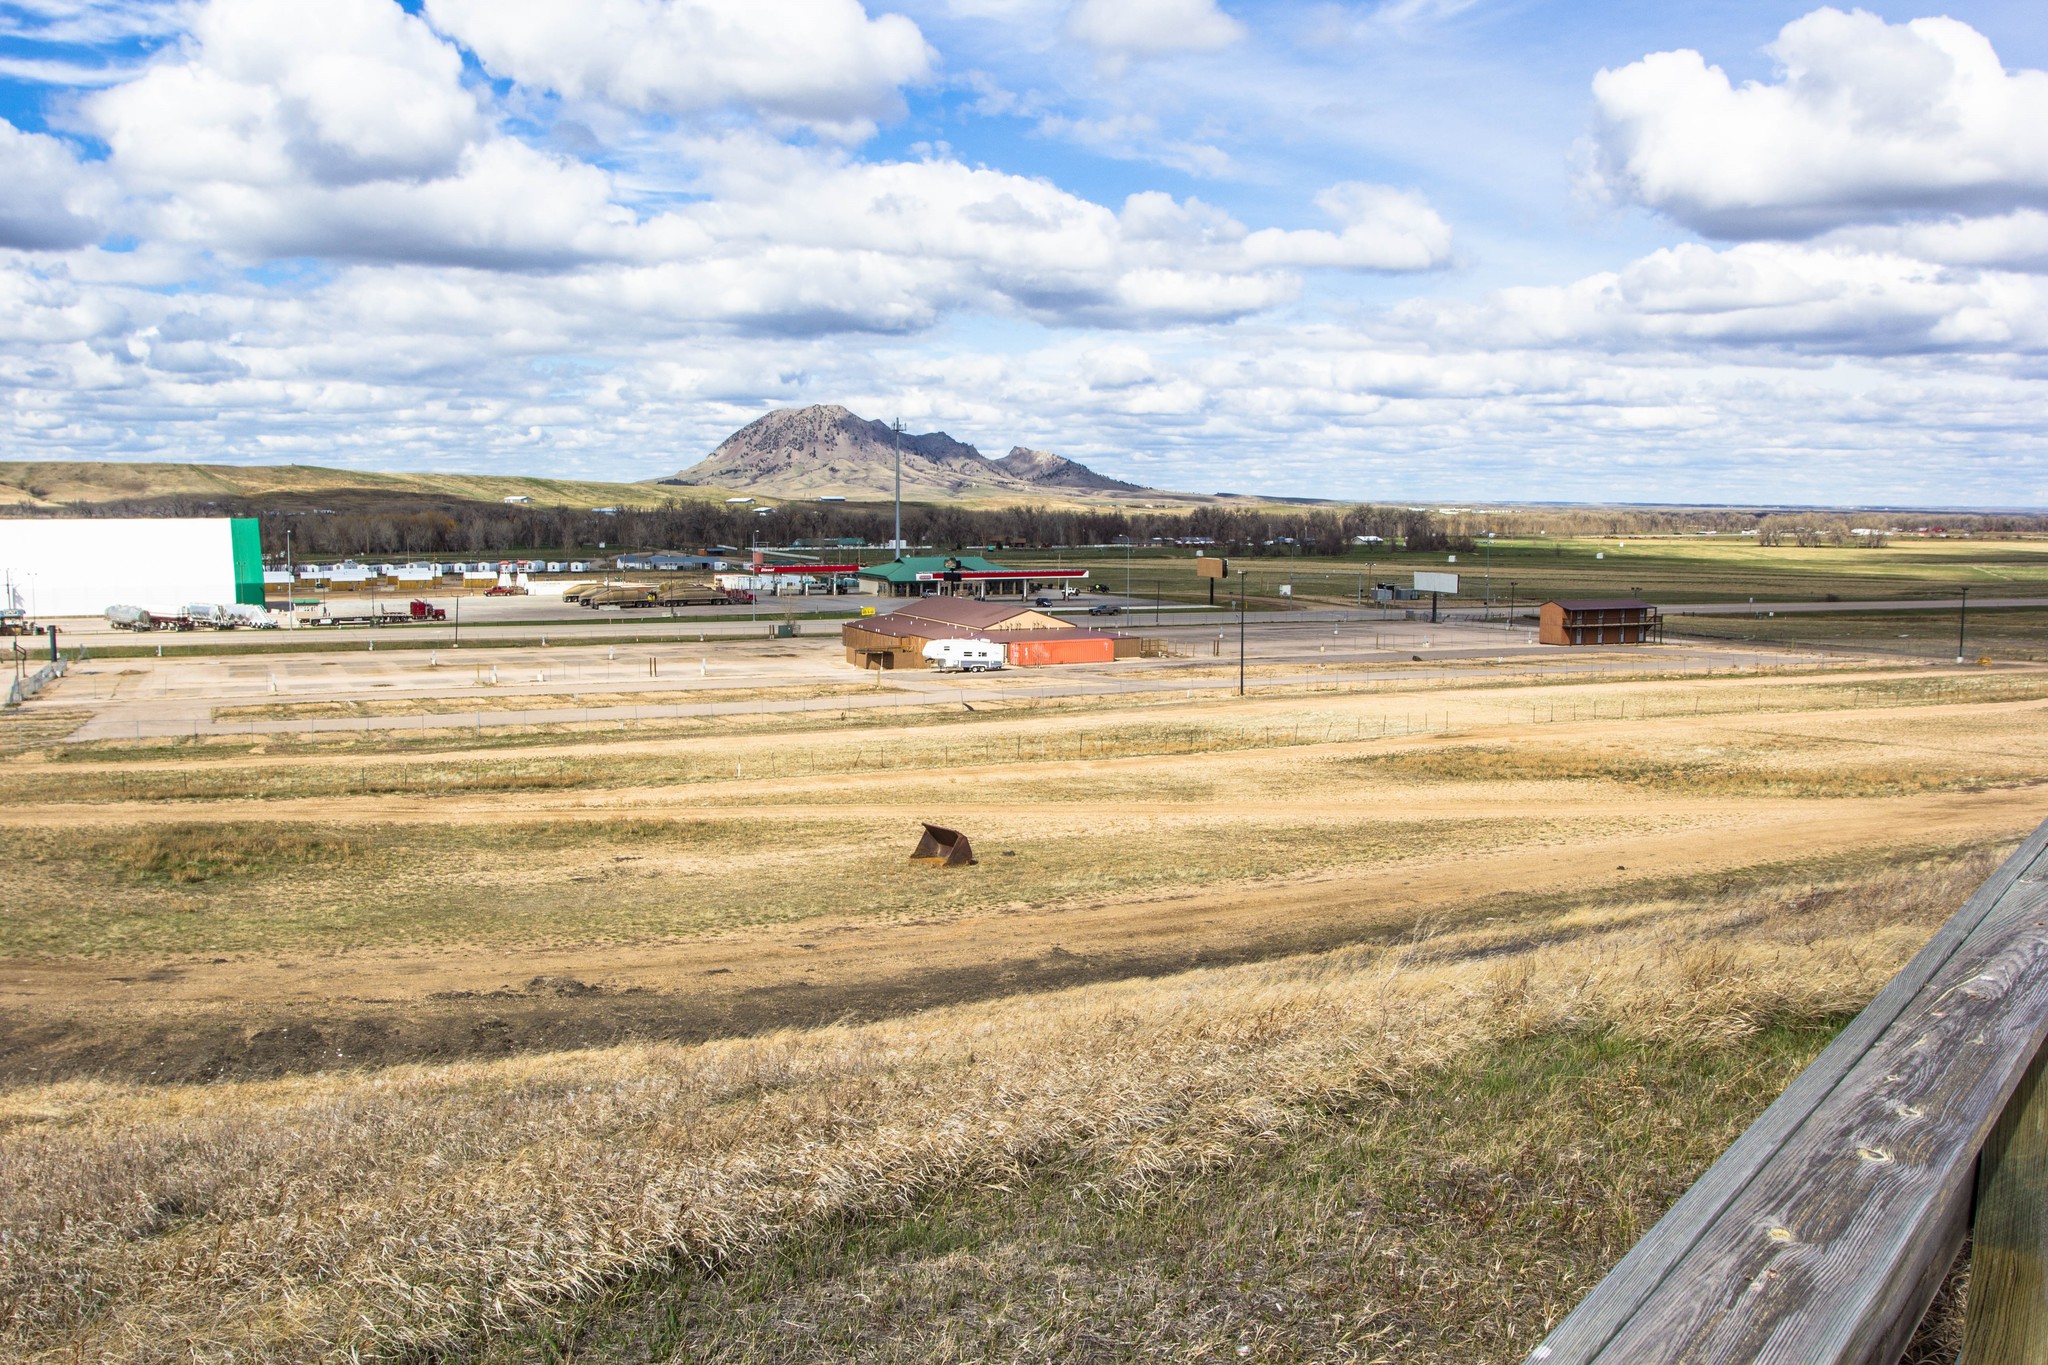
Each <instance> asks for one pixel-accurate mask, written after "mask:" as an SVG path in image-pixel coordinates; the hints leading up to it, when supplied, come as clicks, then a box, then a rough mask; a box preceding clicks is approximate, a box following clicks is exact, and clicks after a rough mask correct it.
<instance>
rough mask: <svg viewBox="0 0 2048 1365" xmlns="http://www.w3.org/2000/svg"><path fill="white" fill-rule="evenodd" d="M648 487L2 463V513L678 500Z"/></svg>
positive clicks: (508, 477) (315, 469) (211, 467)
mask: <svg viewBox="0 0 2048 1365" xmlns="http://www.w3.org/2000/svg"><path fill="white" fill-rule="evenodd" d="M673 496H674V494H673V493H664V492H662V491H661V490H659V489H657V488H655V487H654V486H652V485H651V484H646V483H598V482H594V481H588V480H581V479H541V478H527V477H524V476H521V475H516V474H379V473H372V472H369V471H366V470H359V469H329V468H325V467H323V466H320V465H228V464H180V463H171V462H165V463H161V464H159V463H153V462H144V461H115V460H104V461H102V460H36V461H0V511H5V510H7V509H9V508H15V509H26V508H51V507H74V506H86V505H90V504H95V503H108V502H125V501H131V500H134V501H142V500H152V499H162V498H183V499H190V500H192V501H194V502H195V503H199V504H204V503H205V502H206V500H207V499H209V498H277V499H280V500H282V501H290V502H292V503H295V504H297V503H304V502H306V501H307V500H316V501H319V502H321V503H322V504H323V505H327V504H329V503H331V504H332V505H335V506H338V507H342V508H346V509H352V508H354V506H355V505H356V504H357V503H358V502H359V501H361V500H362V499H363V498H365V497H375V498H378V499H389V498H392V497H416V498H460V499H472V500H475V501H479V502H498V501H501V500H503V499H505V498H515V497H516V498H527V499H530V500H531V501H532V502H534V503H535V504H537V505H540V506H545V507H653V506H656V505H658V504H659V503H660V502H661V501H662V499H663V498H664V497H673Z"/></svg>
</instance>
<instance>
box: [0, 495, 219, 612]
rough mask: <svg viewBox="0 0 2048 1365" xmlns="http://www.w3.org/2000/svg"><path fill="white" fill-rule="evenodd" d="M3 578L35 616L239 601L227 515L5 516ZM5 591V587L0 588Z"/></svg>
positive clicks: (0, 558) (0, 535)
mask: <svg viewBox="0 0 2048 1365" xmlns="http://www.w3.org/2000/svg"><path fill="white" fill-rule="evenodd" d="M0 583H11V584H12V585H13V586H14V589H15V591H16V592H18V593H20V594H21V605H22V606H23V607H24V608H26V609H27V610H28V612H29V614H30V616H32V617H48V616H98V615H99V614H100V613H101V612H103V611H105V610H106V609H107V608H108V607H111V606H125V607H142V608H145V609H146V610H149V611H152V612H159V613H164V614H170V613H174V612H177V611H180V610H182V609H183V608H184V607H185V606H186V604H188V603H192V602H213V603H221V604H227V603H231V602H233V601H234V600H235V545H234V529H233V522H232V521H231V520H230V519H229V518H227V517H203V518H202V517H104V518H102V517H82V518H76V519H72V518H57V517H52V518H42V517H0ZM0 595H4V594H0Z"/></svg>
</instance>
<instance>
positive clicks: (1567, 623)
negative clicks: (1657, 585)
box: [1536, 597, 1663, 645]
mask: <svg viewBox="0 0 2048 1365" xmlns="http://www.w3.org/2000/svg"><path fill="white" fill-rule="evenodd" d="M1536 620H1537V629H1536V638H1537V639H1538V640H1540V641H1541V642H1542V643H1544V644H1546V645H1646V644H1649V643H1650V642H1651V641H1652V640H1655V639H1657V638H1658V635H1659V632H1660V631H1661V630H1662V629H1663V622H1662V621H1661V620H1660V619H1659V618H1658V615H1657V609H1656V608H1655V607H1653V606H1651V605H1650V604H1649V603H1648V602H1645V601H1643V600H1642V599H1641V598H1637V597H1579V598H1571V599H1567V600H1562V601H1556V602H1545V603H1544V604H1543V606H1542V607H1541V609H1539V610H1538V612H1537V614H1536Z"/></svg>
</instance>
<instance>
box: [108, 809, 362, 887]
mask: <svg viewBox="0 0 2048 1365" xmlns="http://www.w3.org/2000/svg"><path fill="white" fill-rule="evenodd" d="M361 851H362V846H361V845H359V844H357V843H354V842H352V841H350V840H348V839H340V838H335V837H333V836H331V835H326V834H309V833H306V832H304V831H303V830H299V829H293V828H289V827H260V826H250V825H234V824H229V825H196V824H195V825H171V826H167V827H164V828H161V829H150V830H146V831H143V832H141V833H138V834H135V835H133V836H131V837H129V838H128V839H126V840H125V841H123V842H121V843H119V844H117V845H116V846H115V847H114V848H113V849H112V851H111V861H112V863H113V864H114V866H116V867H118V868H119V869H121V871H122V872H123V873H124V874H126V876H127V877H129V878H131V879H132V880H134V881H138V882H156V883H164V884H169V885H173V886H190V885H192V884H193V883H195V882H208V881H213V880H215V879H216V878H222V877H252V876H258V875H261V874H265V873H272V872H277V871H279V870H281V869H285V868H301V867H312V866H323V865H331V864H334V863H340V862H346V861H348V860H349V859H351V858H353V857H355V856H357V855H358V854H359V853H360V852H361Z"/></svg>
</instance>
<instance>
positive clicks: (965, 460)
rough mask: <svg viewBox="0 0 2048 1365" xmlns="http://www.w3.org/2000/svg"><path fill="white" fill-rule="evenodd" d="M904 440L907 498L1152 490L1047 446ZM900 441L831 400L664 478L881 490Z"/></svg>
mask: <svg viewBox="0 0 2048 1365" xmlns="http://www.w3.org/2000/svg"><path fill="white" fill-rule="evenodd" d="M900 439H901V445H902V452H903V496H904V497H906V498H910V499H913V500H919V501H925V500H931V499H955V498H986V497H1000V496H1005V495H1008V496H1013V497H1014V496H1018V495H1031V494H1056V495H1060V496H1062V497H1067V498H1071V497H1074V496H1076V495H1081V496H1085V495H1087V494H1090V493H1096V494H1131V493H1146V494H1150V493H1153V492H1154V490H1153V489H1149V488H1145V487H1143V486H1142V485H1139V484H1134V483H1125V482H1124V481H1122V480H1121V479H1112V478H1108V477H1106V476H1104V475H1101V474H1097V473H1096V472H1095V471H1094V470H1092V469H1089V468H1088V467H1087V466H1086V465H1084V464H1080V463H1078V462H1077V461H1074V460H1070V459H1067V458H1066V457H1065V456H1061V455H1054V454H1051V453H1050V452H1047V451H1042V450H1026V449H1025V448H1023V447H1022V446H1019V447H1017V448H1015V449H1013V450H1012V451H1011V452H1010V453H1009V454H1008V455H1005V456H1004V457H1003V458H1002V459H1000V460H991V459H989V458H988V457H987V456H985V455H983V454H982V453H981V452H980V451H979V450H976V449H975V448H974V447H973V446H971V445H968V444H967V443H966V442H964V441H956V440H954V439H953V438H952V437H951V436H948V435H947V434H946V433H944V432H943V431H934V432H926V433H923V434H921V435H913V434H911V433H910V432H905V433H903V435H902V437H901V438H900ZM897 441H898V438H897V436H896V434H895V433H894V432H893V431H892V430H891V429H890V427H889V425H888V423H886V422H877V421H871V420H869V419H867V418H864V417H861V416H859V415H857V414H855V413H853V412H850V411H848V410H847V409H845V408H842V407H839V406H837V405H836V404H833V405H819V406H816V407H808V408H779V409H777V410H776V411H774V412H771V413H769V414H768V415H767V416H766V417H762V418H760V419H758V420H757V421H753V422H749V423H748V424H747V425H745V426H743V427H741V428H740V429H739V430H738V431H736V432H734V433H733V434H732V435H730V436H728V437H726V438H725V440H724V441H722V442H720V443H719V446H718V449H716V450H714V451H712V452H711V454H709V455H708V456H706V457H705V458H704V459H702V460H700V461H698V462H697V463H696V464H693V465H691V466H690V467H689V468H688V469H685V470H684V471H682V473H680V474H678V475H676V476H675V477H674V478H673V479H663V480H662V481H661V482H663V483H668V484H680V485H684V486H688V487H715V488H731V489H738V490H740V491H743V492H747V493H761V494H766V495H768V496H770V497H784V498H792V497H814V498H815V497H842V498H858V499H867V498H878V497H879V498H886V497H889V496H890V495H891V494H892V493H893V491H894V489H895V458H896V448H897ZM1163 496H1172V495H1170V494H1169V495H1163Z"/></svg>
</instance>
